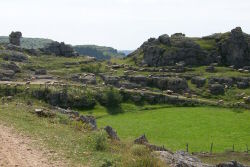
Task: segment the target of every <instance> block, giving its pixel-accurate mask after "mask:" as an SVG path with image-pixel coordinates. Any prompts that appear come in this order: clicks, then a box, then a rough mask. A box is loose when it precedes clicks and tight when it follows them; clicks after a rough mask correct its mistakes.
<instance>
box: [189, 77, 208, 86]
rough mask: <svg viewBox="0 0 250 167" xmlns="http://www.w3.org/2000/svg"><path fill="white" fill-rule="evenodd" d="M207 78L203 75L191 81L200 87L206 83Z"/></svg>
mask: <svg viewBox="0 0 250 167" xmlns="http://www.w3.org/2000/svg"><path fill="white" fill-rule="evenodd" d="M206 80H207V79H206V78H202V77H193V78H192V79H191V83H192V84H195V85H196V86H197V87H198V88H199V87H202V86H204V85H205V84H206Z"/></svg>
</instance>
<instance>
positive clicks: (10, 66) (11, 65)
mask: <svg viewBox="0 0 250 167" xmlns="http://www.w3.org/2000/svg"><path fill="white" fill-rule="evenodd" d="M0 68H2V69H5V70H12V71H14V72H15V73H18V72H21V68H20V67H19V66H18V65H16V63H14V62H10V63H1V64H0Z"/></svg>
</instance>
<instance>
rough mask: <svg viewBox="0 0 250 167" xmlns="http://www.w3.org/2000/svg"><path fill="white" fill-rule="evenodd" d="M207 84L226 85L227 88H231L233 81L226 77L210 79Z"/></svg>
mask: <svg viewBox="0 0 250 167" xmlns="http://www.w3.org/2000/svg"><path fill="white" fill-rule="evenodd" d="M208 82H209V84H215V83H219V84H221V85H224V86H225V85H227V86H229V87H231V86H233V84H234V80H233V79H232V78H228V77H212V78H210V79H209V81H208Z"/></svg>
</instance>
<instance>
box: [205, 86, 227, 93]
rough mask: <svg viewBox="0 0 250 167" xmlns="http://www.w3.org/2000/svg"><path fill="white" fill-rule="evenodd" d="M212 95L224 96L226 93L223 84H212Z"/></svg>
mask: <svg viewBox="0 0 250 167" xmlns="http://www.w3.org/2000/svg"><path fill="white" fill-rule="evenodd" d="M209 90H210V93H211V94H214V95H222V94H224V93H225V90H224V86H223V85H221V84H212V85H210V88H209Z"/></svg>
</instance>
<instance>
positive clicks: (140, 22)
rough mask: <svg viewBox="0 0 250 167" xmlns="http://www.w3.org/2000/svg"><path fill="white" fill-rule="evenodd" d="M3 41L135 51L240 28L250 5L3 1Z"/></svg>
mask: <svg viewBox="0 0 250 167" xmlns="http://www.w3.org/2000/svg"><path fill="white" fill-rule="evenodd" d="M0 20H1V24H0V35H8V34H9V33H10V32H11V31H12V30H19V31H22V33H23V36H25V37H43V38H50V39H54V40H57V41H64V42H66V43H70V44H73V45H75V44H98V45H105V46H112V47H115V48H117V49H136V48H137V47H139V45H141V44H142V42H144V41H145V40H147V39H148V38H149V37H158V36H159V35H161V34H165V33H166V34H173V33H175V32H183V33H185V34H186V35H187V36H204V35H208V34H211V33H213V32H225V31H229V30H231V29H232V28H234V27H236V26H241V27H242V29H243V31H245V32H247V33H250V1H249V0H0Z"/></svg>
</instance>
